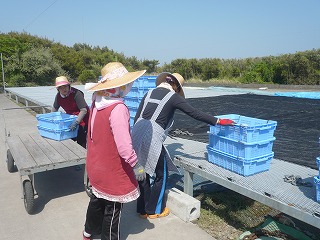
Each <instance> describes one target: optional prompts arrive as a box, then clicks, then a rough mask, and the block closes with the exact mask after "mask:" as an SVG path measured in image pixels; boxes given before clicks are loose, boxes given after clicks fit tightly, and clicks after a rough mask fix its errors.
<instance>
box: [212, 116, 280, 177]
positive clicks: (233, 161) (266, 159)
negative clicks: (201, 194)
mask: <svg viewBox="0 0 320 240" xmlns="http://www.w3.org/2000/svg"><path fill="white" fill-rule="evenodd" d="M217 118H228V119H231V120H233V121H234V122H235V123H236V124H235V125H234V126H222V125H219V124H218V125H215V126H210V132H209V145H208V146H207V150H208V160H209V162H211V163H213V164H216V165H218V166H220V167H223V168H225V169H228V170H230V171H232V172H235V173H237V174H240V175H243V176H250V175H253V174H256V173H259V172H263V171H268V170H269V168H270V162H271V160H272V159H273V156H274V152H273V151H272V147H273V143H274V141H275V139H276V138H275V137H274V131H275V129H276V126H277V122H276V121H272V120H263V119H257V118H251V117H246V116H241V115H237V114H227V115H221V116H217Z"/></svg>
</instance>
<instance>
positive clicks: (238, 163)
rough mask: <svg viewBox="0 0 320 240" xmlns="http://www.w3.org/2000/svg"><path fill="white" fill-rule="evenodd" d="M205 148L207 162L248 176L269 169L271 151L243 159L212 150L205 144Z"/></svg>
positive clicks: (271, 156)
mask: <svg viewBox="0 0 320 240" xmlns="http://www.w3.org/2000/svg"><path fill="white" fill-rule="evenodd" d="M207 150H208V161H209V162H211V163H213V164H215V165H217V166H219V167H222V168H224V169H227V170H230V171H231V172H235V173H237V174H239V175H242V176H250V175H254V174H257V173H260V172H265V171H268V170H269V169H270V163H271V160H272V159H273V156H274V153H273V152H271V153H270V154H267V155H264V156H260V157H256V158H252V159H244V158H241V157H235V156H232V155H230V154H227V153H224V152H221V151H218V150H214V149H213V148H212V147H210V146H209V145H208V146H207Z"/></svg>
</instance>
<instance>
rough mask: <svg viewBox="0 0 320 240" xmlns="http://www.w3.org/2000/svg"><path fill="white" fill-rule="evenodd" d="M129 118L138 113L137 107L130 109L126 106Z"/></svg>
mask: <svg viewBox="0 0 320 240" xmlns="http://www.w3.org/2000/svg"><path fill="white" fill-rule="evenodd" d="M128 109H129V114H130V117H133V118H134V117H135V116H136V114H137V111H138V107H130V106H128Z"/></svg>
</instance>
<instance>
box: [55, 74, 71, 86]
mask: <svg viewBox="0 0 320 240" xmlns="http://www.w3.org/2000/svg"><path fill="white" fill-rule="evenodd" d="M64 85H70V82H69V81H68V79H67V77H65V76H60V77H57V78H56V83H55V86H56V88H58V87H60V86H64Z"/></svg>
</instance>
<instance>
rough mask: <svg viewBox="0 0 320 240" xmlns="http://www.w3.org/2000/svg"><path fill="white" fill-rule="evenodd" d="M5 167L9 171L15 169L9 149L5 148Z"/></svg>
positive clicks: (11, 171)
mask: <svg viewBox="0 0 320 240" xmlns="http://www.w3.org/2000/svg"><path fill="white" fill-rule="evenodd" d="M7 168H8V171H9V172H10V173H13V172H15V171H17V168H16V166H15V165H14V160H13V157H12V154H11V152H10V150H9V149H8V150H7Z"/></svg>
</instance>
